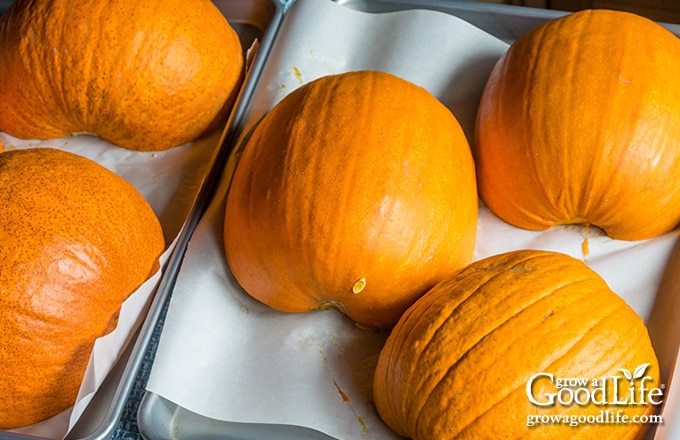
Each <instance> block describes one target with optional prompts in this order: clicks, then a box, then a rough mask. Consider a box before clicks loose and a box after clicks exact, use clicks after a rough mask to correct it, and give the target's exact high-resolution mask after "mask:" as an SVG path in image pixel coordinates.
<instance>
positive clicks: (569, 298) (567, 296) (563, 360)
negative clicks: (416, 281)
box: [374, 250, 660, 440]
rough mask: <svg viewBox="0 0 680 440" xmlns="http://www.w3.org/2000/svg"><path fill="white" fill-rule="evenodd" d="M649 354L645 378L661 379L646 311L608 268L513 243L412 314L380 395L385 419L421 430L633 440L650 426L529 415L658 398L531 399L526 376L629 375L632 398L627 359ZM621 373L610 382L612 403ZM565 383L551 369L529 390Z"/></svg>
mask: <svg viewBox="0 0 680 440" xmlns="http://www.w3.org/2000/svg"><path fill="white" fill-rule="evenodd" d="M647 363H649V366H648V367H647V368H646V371H645V373H646V375H648V376H650V377H651V378H652V380H651V381H647V380H646V381H645V385H646V386H647V387H648V388H658V387H659V381H658V378H659V366H658V362H657V358H656V355H655V353H654V351H653V348H652V345H651V341H650V339H649V335H648V332H647V329H646V327H645V325H644V323H643V321H642V320H641V319H640V318H639V317H638V315H637V314H636V313H635V312H634V311H633V310H632V309H631V308H630V307H629V306H628V305H627V304H626V303H625V302H624V301H623V300H622V299H621V298H620V297H619V296H617V295H616V294H615V293H614V292H612V291H611V290H610V289H609V287H608V286H607V284H606V283H605V282H604V280H602V278H600V276H599V275H597V274H596V273H595V272H594V271H592V270H591V269H590V268H588V267H587V266H586V265H585V264H584V263H583V262H582V261H580V260H577V259H575V258H572V257H569V256H567V255H564V254H560V253H554V252H544V251H530V250H528V251H512V252H509V253H506V254H500V255H495V256H492V257H489V258H486V259H483V260H480V261H477V262H475V263H473V264H471V265H470V266H468V267H467V268H465V269H464V270H462V271H460V272H459V273H457V274H455V275H452V276H451V277H450V278H448V279H447V280H445V281H442V282H441V283H440V284H438V285H437V286H435V287H434V288H433V289H432V290H431V291H429V292H428V293H426V294H425V295H423V297H421V299H419V300H418V301H417V302H416V303H415V304H414V305H413V306H412V307H411V308H409V309H408V310H407V311H406V312H405V313H404V315H403V316H402V318H401V320H400V321H399V323H398V324H397V325H396V326H395V327H394V329H393V330H392V333H391V334H390V335H389V337H388V339H387V341H386V344H385V346H384V348H383V350H382V351H381V353H380V356H379V359H378V364H377V367H376V374H375V377H374V398H375V403H376V406H377V409H378V411H379V414H380V416H381V417H382V419H383V420H384V421H385V422H386V424H387V425H389V426H390V427H391V428H392V429H393V430H395V431H396V432H397V433H399V434H401V435H404V436H406V437H409V438H413V439H428V440H434V439H436V440H442V439H482V438H484V439H486V438H488V439H491V438H513V439H516V438H522V439H565V440H566V439H570V440H571V439H593V438H597V439H603V440H604V439H612V440H614V439H615V440H620V439H631V438H637V437H638V436H641V435H642V433H643V431H644V429H645V428H646V426H647V425H644V424H632V423H630V424H623V423H621V424H611V423H610V424H596V423H595V424H581V425H580V426H578V428H574V427H572V426H569V424H560V423H550V424H545V425H542V424H541V423H536V425H535V426H532V427H529V426H527V417H528V416H529V415H557V416H567V417H571V416H577V417H578V416H580V415H584V416H588V415H598V414H600V411H601V410H605V411H606V410H611V411H613V412H614V413H616V412H617V411H618V410H619V409H623V410H624V412H625V413H626V414H628V415H629V417H631V418H632V417H634V416H635V415H636V414H637V415H641V414H651V413H652V412H653V411H654V410H655V405H654V404H648V405H624V406H616V405H611V404H610V405H606V404H605V405H595V404H592V403H590V404H588V405H584V406H582V405H579V404H572V405H570V406H569V405H563V404H560V403H557V402H556V404H555V405H552V406H548V407H542V406H538V405H534V404H533V403H531V402H530V400H529V397H528V394H527V391H526V385H527V382H528V381H529V379H530V378H531V377H532V376H533V375H535V374H538V373H543V372H545V373H550V374H553V375H554V377H555V378H588V379H589V381H590V379H592V378H602V377H605V376H607V377H609V376H620V377H621V378H622V379H623V380H622V381H621V382H620V385H619V389H620V393H619V394H618V396H619V397H618V399H619V400H622V399H623V393H624V392H626V391H628V381H627V380H626V379H625V378H624V376H623V375H622V373H621V372H620V369H621V368H624V369H627V370H629V371H630V372H633V371H634V369H635V368H636V367H637V366H640V365H644V364H647ZM613 383H614V382H613V381H612V380H611V379H610V380H609V382H607V393H608V394H607V396H609V397H608V399H609V401H613V400H614V398H613V386H611V385H612V384H613ZM637 383H638V385H636V389H639V382H637ZM590 385H591V383H589V384H588V388H589V389H591V390H592V388H590ZM556 391H557V389H556V386H555V385H554V384H551V383H549V381H548V379H546V378H541V379H540V380H537V381H535V382H533V387H532V391H531V393H532V396H533V397H534V398H535V399H536V400H537V401H538V402H546V401H547V399H548V396H547V393H554V392H556ZM645 396H646V395H645ZM565 399H566V400H568V399H569V398H568V397H565ZM644 399H645V401H647V397H644ZM659 399H660V398H659V397H658V396H656V397H654V401H655V402H658V401H659ZM638 400H639V399H638Z"/></svg>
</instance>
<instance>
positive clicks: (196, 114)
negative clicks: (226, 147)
mask: <svg viewBox="0 0 680 440" xmlns="http://www.w3.org/2000/svg"><path fill="white" fill-rule="evenodd" d="M242 70H243V54H242V50H241V43H240V41H239V38H238V35H237V34H236V32H235V31H234V30H233V29H232V28H231V26H230V25H229V23H228V22H227V20H226V19H225V18H224V16H223V15H222V14H221V13H220V11H219V10H218V9H217V8H216V7H215V6H214V5H213V4H212V3H211V2H210V0H145V1H127V0H107V1H104V0H69V1H61V0H16V1H15V2H14V3H13V4H12V5H11V6H10V7H9V9H8V10H7V11H6V12H5V13H4V14H3V15H2V17H0V78H2V81H1V84H0V130H3V131H5V132H7V133H9V134H11V135H13V136H15V137H18V138H22V139H49V138H56V137H62V136H68V135H72V134H79V133H91V134H96V135H97V136H99V137H100V138H102V139H104V140H106V141H109V142H111V143H113V144H116V145H119V146H121V147H125V148H128V149H131V150H165V149H168V148H170V147H174V146H178V145H181V144H184V143H186V142H189V141H191V140H194V139H196V138H198V137H200V136H202V135H204V134H206V133H207V132H210V131H212V130H214V129H215V128H217V126H218V125H219V124H222V123H224V122H226V117H227V115H228V112H229V111H230V109H231V106H232V104H233V101H234V100H235V96H236V93H237V90H238V85H239V84H240V80H241V76H242Z"/></svg>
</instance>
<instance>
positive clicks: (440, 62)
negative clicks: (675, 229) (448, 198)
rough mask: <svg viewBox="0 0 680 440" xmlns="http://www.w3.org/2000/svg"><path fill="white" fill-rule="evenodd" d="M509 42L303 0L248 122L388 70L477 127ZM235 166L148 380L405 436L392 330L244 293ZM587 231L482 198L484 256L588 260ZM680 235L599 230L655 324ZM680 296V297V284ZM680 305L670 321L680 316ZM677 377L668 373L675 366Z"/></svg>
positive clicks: (420, 17) (615, 274)
mask: <svg viewBox="0 0 680 440" xmlns="http://www.w3.org/2000/svg"><path fill="white" fill-rule="evenodd" d="M507 47H508V46H507V44H506V43H504V42H502V41H500V40H498V39H496V38H494V37H492V36H491V35H489V34H487V33H485V32H484V31H482V30H480V29H478V28H475V27H473V26H472V25H470V24H468V23H466V22H463V21H461V20H459V19H457V18H455V17H452V16H449V15H446V14H444V13H440V12H432V11H424V10H413V11H407V12H393V13H386V14H367V13H362V12H357V11H354V10H351V9H349V8H347V7H344V6H342V5H338V4H335V3H333V2H331V1H328V0H297V1H296V2H295V3H294V4H293V5H292V7H291V9H290V10H289V11H288V13H287V17H286V19H285V20H284V23H283V26H282V28H281V29H280V31H279V34H278V36H277V42H276V43H275V45H274V48H273V50H272V55H271V57H270V59H269V61H268V65H267V67H266V68H265V70H264V72H263V76H262V79H261V81H260V86H259V90H258V91H257V92H256V93H255V95H254V100H253V104H252V107H251V109H250V113H249V115H248V121H247V124H246V125H247V127H246V130H244V131H245V132H247V131H248V129H249V128H251V127H252V126H254V125H255V124H256V122H257V121H258V120H259V118H260V117H261V116H262V115H263V114H264V113H266V112H267V111H268V110H269V109H270V108H271V107H272V106H273V105H274V104H275V103H277V102H278V101H279V100H280V99H281V98H282V97H283V96H285V95H286V94H287V93H289V92H290V91H291V90H293V89H295V88H296V87H298V86H300V85H301V84H303V83H306V82H308V81H310V80H312V79H315V78H317V77H319V76H322V75H326V74H334V73H340V72H343V71H350V70H360V69H374V70H384V71H388V72H391V73H394V74H397V75H399V76H401V77H402V78H405V79H408V80H410V81H413V82H415V83H417V84H419V85H421V86H423V87H425V88H426V89H428V90H429V91H430V92H431V93H433V94H434V95H435V96H437V97H438V98H439V99H440V100H442V101H443V102H444V103H445V104H446V105H447V106H449V108H450V109H451V110H452V111H453V113H454V114H455V115H456V116H457V118H458V119H459V121H460V122H461V125H462V126H463V128H464V130H465V131H466V133H467V134H468V135H471V134H472V130H473V124H474V117H475V113H476V108H477V104H478V100H479V97H480V95H481V91H482V89H483V86H484V84H485V82H486V79H487V77H488V74H489V72H490V70H491V68H492V67H493V65H494V64H495V62H496V60H497V59H498V58H499V57H500V55H501V54H502V53H504V52H505V50H506V49H507ZM234 163H235V161H234V158H232V160H231V161H230V163H229V164H228V167H227V169H228V171H229V172H228V173H226V176H225V178H224V179H223V181H222V182H221V184H220V187H219V189H218V192H217V194H216V195H215V198H214V200H213V202H212V203H211V205H210V207H209V210H208V212H207V213H206V215H205V217H204V218H203V219H202V220H201V222H200V223H199V225H198V228H197V230H196V231H195V233H194V235H193V237H192V240H191V242H190V243H189V248H188V250H187V255H186V257H185V260H184V264H183V267H182V269H181V271H180V274H179V278H178V281H177V285H176V288H175V291H174V292H173V298H172V301H171V304H170V307H169V310H168V315H167V318H166V322H165V326H164V330H163V334H162V337H161V341H160V346H159V348H158V352H157V356H156V360H155V363H154V367H153V370H152V372H151V377H150V379H149V382H148V385H147V388H148V390H149V391H151V392H153V393H156V394H158V395H160V396H162V397H164V398H166V399H169V400H170V401H172V402H174V403H176V404H177V405H179V406H182V407H184V408H186V409H188V410H190V411H192V412H195V413H198V414H200V415H203V416H206V417H210V418H213V419H218V420H225V421H232V422H250V423H273V424H289V425H299V426H305V427H309V428H313V429H316V430H318V431H321V432H324V433H326V434H328V435H330V436H332V437H335V438H338V439H357V438H370V439H392V438H397V436H396V435H395V434H394V433H393V432H391V431H390V430H389V429H388V428H386V427H385V426H384V425H383V423H382V422H381V421H380V419H379V417H378V415H377V413H376V411H375V409H374V407H373V406H372V404H371V390H370V387H371V377H372V372H373V368H374V366H375V362H376V360H377V356H378V353H379V350H380V348H381V347H382V344H383V342H384V338H385V335H384V334H381V333H377V332H371V331H366V330H361V329H359V328H357V327H356V326H355V325H354V324H353V323H352V322H351V321H350V320H349V319H348V318H346V317H344V316H342V315H340V314H339V313H337V312H335V311H323V312H313V313H306V314H286V313H281V312H277V311H274V310H272V309H270V308H268V307H267V306H265V305H263V304H260V303H258V302H257V301H255V300H253V299H252V298H251V297H249V296H248V295H247V294H246V293H244V292H243V291H242V290H241V288H240V287H239V286H238V284H237V283H236V281H235V280H234V278H233V277H232V275H231V273H230V272H229V269H228V267H227V264H226V259H225V258H224V251H223V245H222V230H223V224H222V223H223V211H224V199H225V195H226V191H227V185H228V176H229V174H230V172H231V170H232V169H233V166H234ZM584 238H585V230H584V229H582V228H577V227H573V228H554V229H552V230H549V231H546V232H531V231H525V230H520V229H517V228H514V227H512V226H510V225H508V224H506V223H504V222H503V221H501V220H499V219H498V218H497V217H495V216H494V215H493V214H492V213H490V212H489V211H488V210H487V209H486V208H485V207H483V206H481V208H480V218H479V227H478V245H477V248H476V253H475V259H480V258H483V257H485V256H489V255H492V254H496V253H500V252H505V251H508V250H512V249H523V248H532V249H547V250H555V251H561V252H564V253H567V254H570V255H572V256H575V257H577V258H584V255H583V251H582V247H581V246H582V243H583V241H584ZM676 240H677V234H676V233H670V234H667V235H665V236H662V237H658V238H656V239H653V240H647V241H643V242H622V241H615V240H611V239H609V238H607V237H605V236H601V235H599V234H598V233H597V231H593V230H591V232H590V236H589V255H588V257H587V262H588V264H589V265H590V266H591V267H592V268H593V269H595V270H596V271H597V272H598V273H600V274H601V275H602V276H603V277H604V278H605V279H606V280H607V282H608V283H609V284H610V287H611V288H612V289H613V290H614V291H616V292H617V293H618V294H619V295H621V296H622V297H623V298H624V299H625V300H626V301H627V302H628V303H629V304H630V305H631V306H632V307H633V308H634V309H635V310H636V311H637V312H638V313H639V314H640V315H641V316H642V317H643V318H645V319H647V320H648V321H649V317H650V315H651V314H652V309H653V306H654V301H655V297H656V294H657V290H658V287H659V283H660V279H661V277H662V275H663V273H664V271H665V270H666V264H667V261H668V259H669V255H670V253H671V251H672V249H673V246H674V243H675V242H676ZM678 267H680V265H679V266H678ZM667 296H668V297H669V298H671V299H670V301H671V302H672V303H673V304H675V300H674V299H672V298H674V297H677V296H678V295H674V296H673V295H667ZM673 307H674V308H673V310H674V312H672V313H673V315H672V316H671V317H670V318H669V317H668V316H666V317H665V318H664V319H671V318H672V319H674V320H677V319H678V317H680V315H679V314H678V313H676V312H677V311H678V310H677V305H674V306H673ZM666 310H669V309H668V308H666ZM660 327H661V328H662V329H664V328H665V327H664V326H663V325H662V326H660ZM661 332H662V333H663V332H664V330H661ZM674 344H675V345H674V346H673V344H671V345H670V346H669V347H670V348H668V349H667V350H666V351H665V352H664V353H660V357H662V356H665V359H667V362H666V364H665V365H672V364H673V361H674V359H675V357H676V356H677V341H675V343H674ZM669 353H670V354H669ZM668 359H669V360H668ZM669 368H671V367H669ZM664 374H665V375H664V378H662V381H665V380H666V378H667V377H668V376H667V375H668V374H670V371H669V369H668V368H667V369H666V371H665V372H664ZM669 438H670V437H669Z"/></svg>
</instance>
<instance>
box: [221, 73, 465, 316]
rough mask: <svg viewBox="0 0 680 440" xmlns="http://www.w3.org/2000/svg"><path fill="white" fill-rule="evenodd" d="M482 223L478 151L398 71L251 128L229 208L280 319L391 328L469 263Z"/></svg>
mask: <svg viewBox="0 0 680 440" xmlns="http://www.w3.org/2000/svg"><path fill="white" fill-rule="evenodd" d="M477 212H478V198H477V191H476V180H475V174H474V163H473V161H472V155H471V152H470V149H469V144H468V142H467V139H466V138H465V135H464V134H463V131H462V129H461V127H460V125H459V123H458V121H457V120H456V118H455V117H454V115H453V114H452V113H451V112H450V110H449V109H448V108H446V107H445V106H444V105H443V104H442V103H441V102H439V101H438V100H437V99H436V98H435V97H434V96H432V95H431V94H430V93H429V92H427V91H426V90H425V89H423V88H421V87H419V86H417V85H415V84H413V83H411V82H409V81H406V80H403V79H401V78H399V77H397V76H394V75H391V74H388V73H382V72H375V71H358V72H347V73H342V74H338V75H329V76H325V77H322V78H319V79H317V80H315V81H312V82H310V83H307V84H305V85H303V86H301V87H299V88H298V89H296V90H294V91H293V92H291V93H290V94H289V95H287V96H286V97H285V98H284V99H283V100H282V101H280V102H279V103H278V104H277V105H276V106H274V108H273V109H272V110H271V111H270V112H269V113H268V114H267V115H266V116H265V117H264V118H263V119H262V121H261V122H260V123H259V125H258V126H257V127H256V128H255V130H254V132H253V134H252V136H251V138H250V139H249V141H248V143H247V145H246V146H245V148H244V150H243V154H242V156H241V157H240V159H239V162H238V165H237V167H236V170H235V173H234V176H233V180H232V182H231V186H230V188H229V192H228V196H227V201H226V212H225V220H224V242H225V251H226V257H227V262H228V265H229V267H230V269H231V271H232V273H233V274H234V276H235V277H236V279H237V280H238V282H239V283H240V284H241V286H242V287H243V288H244V289H245V291H246V292H248V293H249V294H250V295H251V296H253V297H254V298H256V299H258V300H259V301H261V302H263V303H265V304H267V305H269V306H271V307H273V308H275V309H277V310H281V311H286V312H307V311H311V310H316V309H326V308H330V307H335V308H337V309H339V310H341V311H342V312H344V313H345V314H347V315H348V316H349V317H350V318H351V319H353V320H355V321H356V322H357V323H358V324H361V325H363V326H366V327H377V328H390V327H391V326H393V325H394V324H395V323H396V322H397V320H398V318H399V316H400V315H401V313H403V311H404V310H406V308H407V307H408V306H409V305H411V304H412V303H413V302H414V301H415V299H416V298H417V297H419V296H420V295H422V294H423V293H424V292H425V291H426V290H428V289H429V288H430V287H432V286H433V285H434V284H435V283H436V282H438V281H439V280H440V279H441V278H442V277H443V276H444V274H446V273H449V272H450V271H452V270H456V269H459V268H461V267H463V266H465V265H466V264H467V263H469V262H470V261H471V258H472V254H473V251H474V246H475V240H476V233H477V229H476V228H477Z"/></svg>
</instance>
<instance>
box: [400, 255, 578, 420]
mask: <svg viewBox="0 0 680 440" xmlns="http://www.w3.org/2000/svg"><path fill="white" fill-rule="evenodd" d="M521 256H522V257H524V258H522V259H515V260H514V261H513V264H512V265H509V267H508V265H503V269H504V270H498V271H496V272H495V273H493V275H492V276H491V277H489V278H486V279H484V281H483V282H481V281H480V285H479V286H477V288H475V289H474V290H472V289H466V293H467V294H468V295H467V296H466V297H465V298H464V299H463V300H462V301H460V302H458V303H457V304H456V305H455V307H454V308H453V309H452V310H451V312H450V314H449V316H448V317H447V318H446V319H445V320H443V321H442V322H441V324H440V325H439V326H438V327H437V330H436V331H435V332H434V333H433V334H432V335H431V337H430V339H429V340H428V341H427V342H426V343H425V344H424V346H423V348H422V349H421V350H420V353H419V356H418V358H420V355H422V354H423V353H426V352H427V350H428V346H430V344H434V343H436V342H435V341H436V340H437V339H438V338H437V336H438V335H440V334H444V333H446V332H447V324H448V323H449V322H453V321H456V320H458V319H459V318H460V314H461V313H463V312H462V311H461V307H465V306H464V304H465V303H466V302H468V301H476V302H478V301H479V300H480V299H479V298H481V297H487V295H485V293H484V292H482V291H483V290H484V289H491V290H494V289H495V287H494V286H492V287H489V284H491V283H492V282H493V280H495V279H498V278H500V277H506V276H507V273H508V272H512V271H513V270H514V269H515V268H517V267H518V266H522V265H525V264H527V263H528V262H531V261H533V260H542V259H545V258H546V254H544V253H542V254H539V255H536V254H532V255H529V254H522V255H521ZM496 267H497V266H494V267H493V268H496ZM466 271H467V270H464V271H463V272H466ZM476 272H478V270H475V271H474V272H473V273H472V274H471V275H474V274H475V273H476ZM461 275H462V273H461ZM456 279H457V282H456V284H461V283H463V284H464V281H463V280H464V279H465V278H459V277H456ZM590 280H591V279H590V278H583V279H581V280H576V281H569V282H566V283H564V284H563V285H561V286H558V287H555V288H552V287H553V286H550V287H551V288H552V290H546V291H544V292H543V293H542V294H541V295H540V296H538V295H534V296H532V297H531V300H532V301H531V302H529V303H523V304H522V306H521V308H520V309H518V310H515V311H514V313H512V314H511V315H506V314H503V315H502V316H501V315H498V316H495V317H494V318H495V321H498V322H499V323H500V324H501V326H503V325H505V324H507V322H508V321H510V320H512V319H514V318H515V317H516V316H518V315H519V314H521V313H522V312H523V311H524V310H526V309H527V308H529V307H531V306H533V305H535V304H537V303H539V302H541V301H543V300H545V299H546V298H547V297H550V296H551V295H552V294H553V293H554V292H555V291H557V290H558V289H561V288H566V287H570V286H572V285H573V284H575V283H578V282H588V281H590ZM433 302H435V301H433ZM475 308H477V307H475ZM498 328H499V327H493V328H487V329H485V332H483V333H479V334H476V335H475V336H476V339H475V340H474V341H473V342H470V341H471V339H470V335H467V336H466V338H465V342H466V345H467V346H468V348H466V349H464V350H463V351H461V352H460V354H459V355H458V358H457V359H456V363H457V362H459V361H461V360H463V359H465V358H466V357H467V356H468V355H469V354H470V350H472V349H474V348H475V347H477V345H478V344H480V343H481V341H483V340H485V339H487V338H488V337H490V335H492V334H493V333H494V332H495V331H496V330H497V329H498ZM472 330H474V328H472ZM419 362H420V360H419ZM447 374H448V372H443V373H441V374H440V375H439V378H438V379H431V380H426V378H425V376H422V375H420V377H421V380H409V381H407V383H409V384H413V385H417V388H416V390H415V391H414V392H409V394H410V395H414V396H416V395H428V396H430V397H431V396H432V395H433V394H434V392H433V391H434V390H435V389H436V388H437V387H438V386H439V385H440V384H441V382H442V379H443V378H445V377H446V375H447ZM427 377H428V378H430V377H432V376H427ZM431 383H436V384H437V385H435V386H434V387H430V386H429V385H430V384H431ZM426 386H427V387H428V389H424V387H426ZM427 400H429V398H428V399H426V400H425V401H424V402H423V405H422V406H421V407H419V408H415V405H414V406H413V407H412V408H413V411H414V412H415V413H416V416H415V417H418V416H419V414H420V413H421V412H422V411H421V410H422V408H423V407H424V406H426V404H427ZM411 418H412V416H411V415H406V419H407V420H411ZM412 426H415V423H413V424H412Z"/></svg>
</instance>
